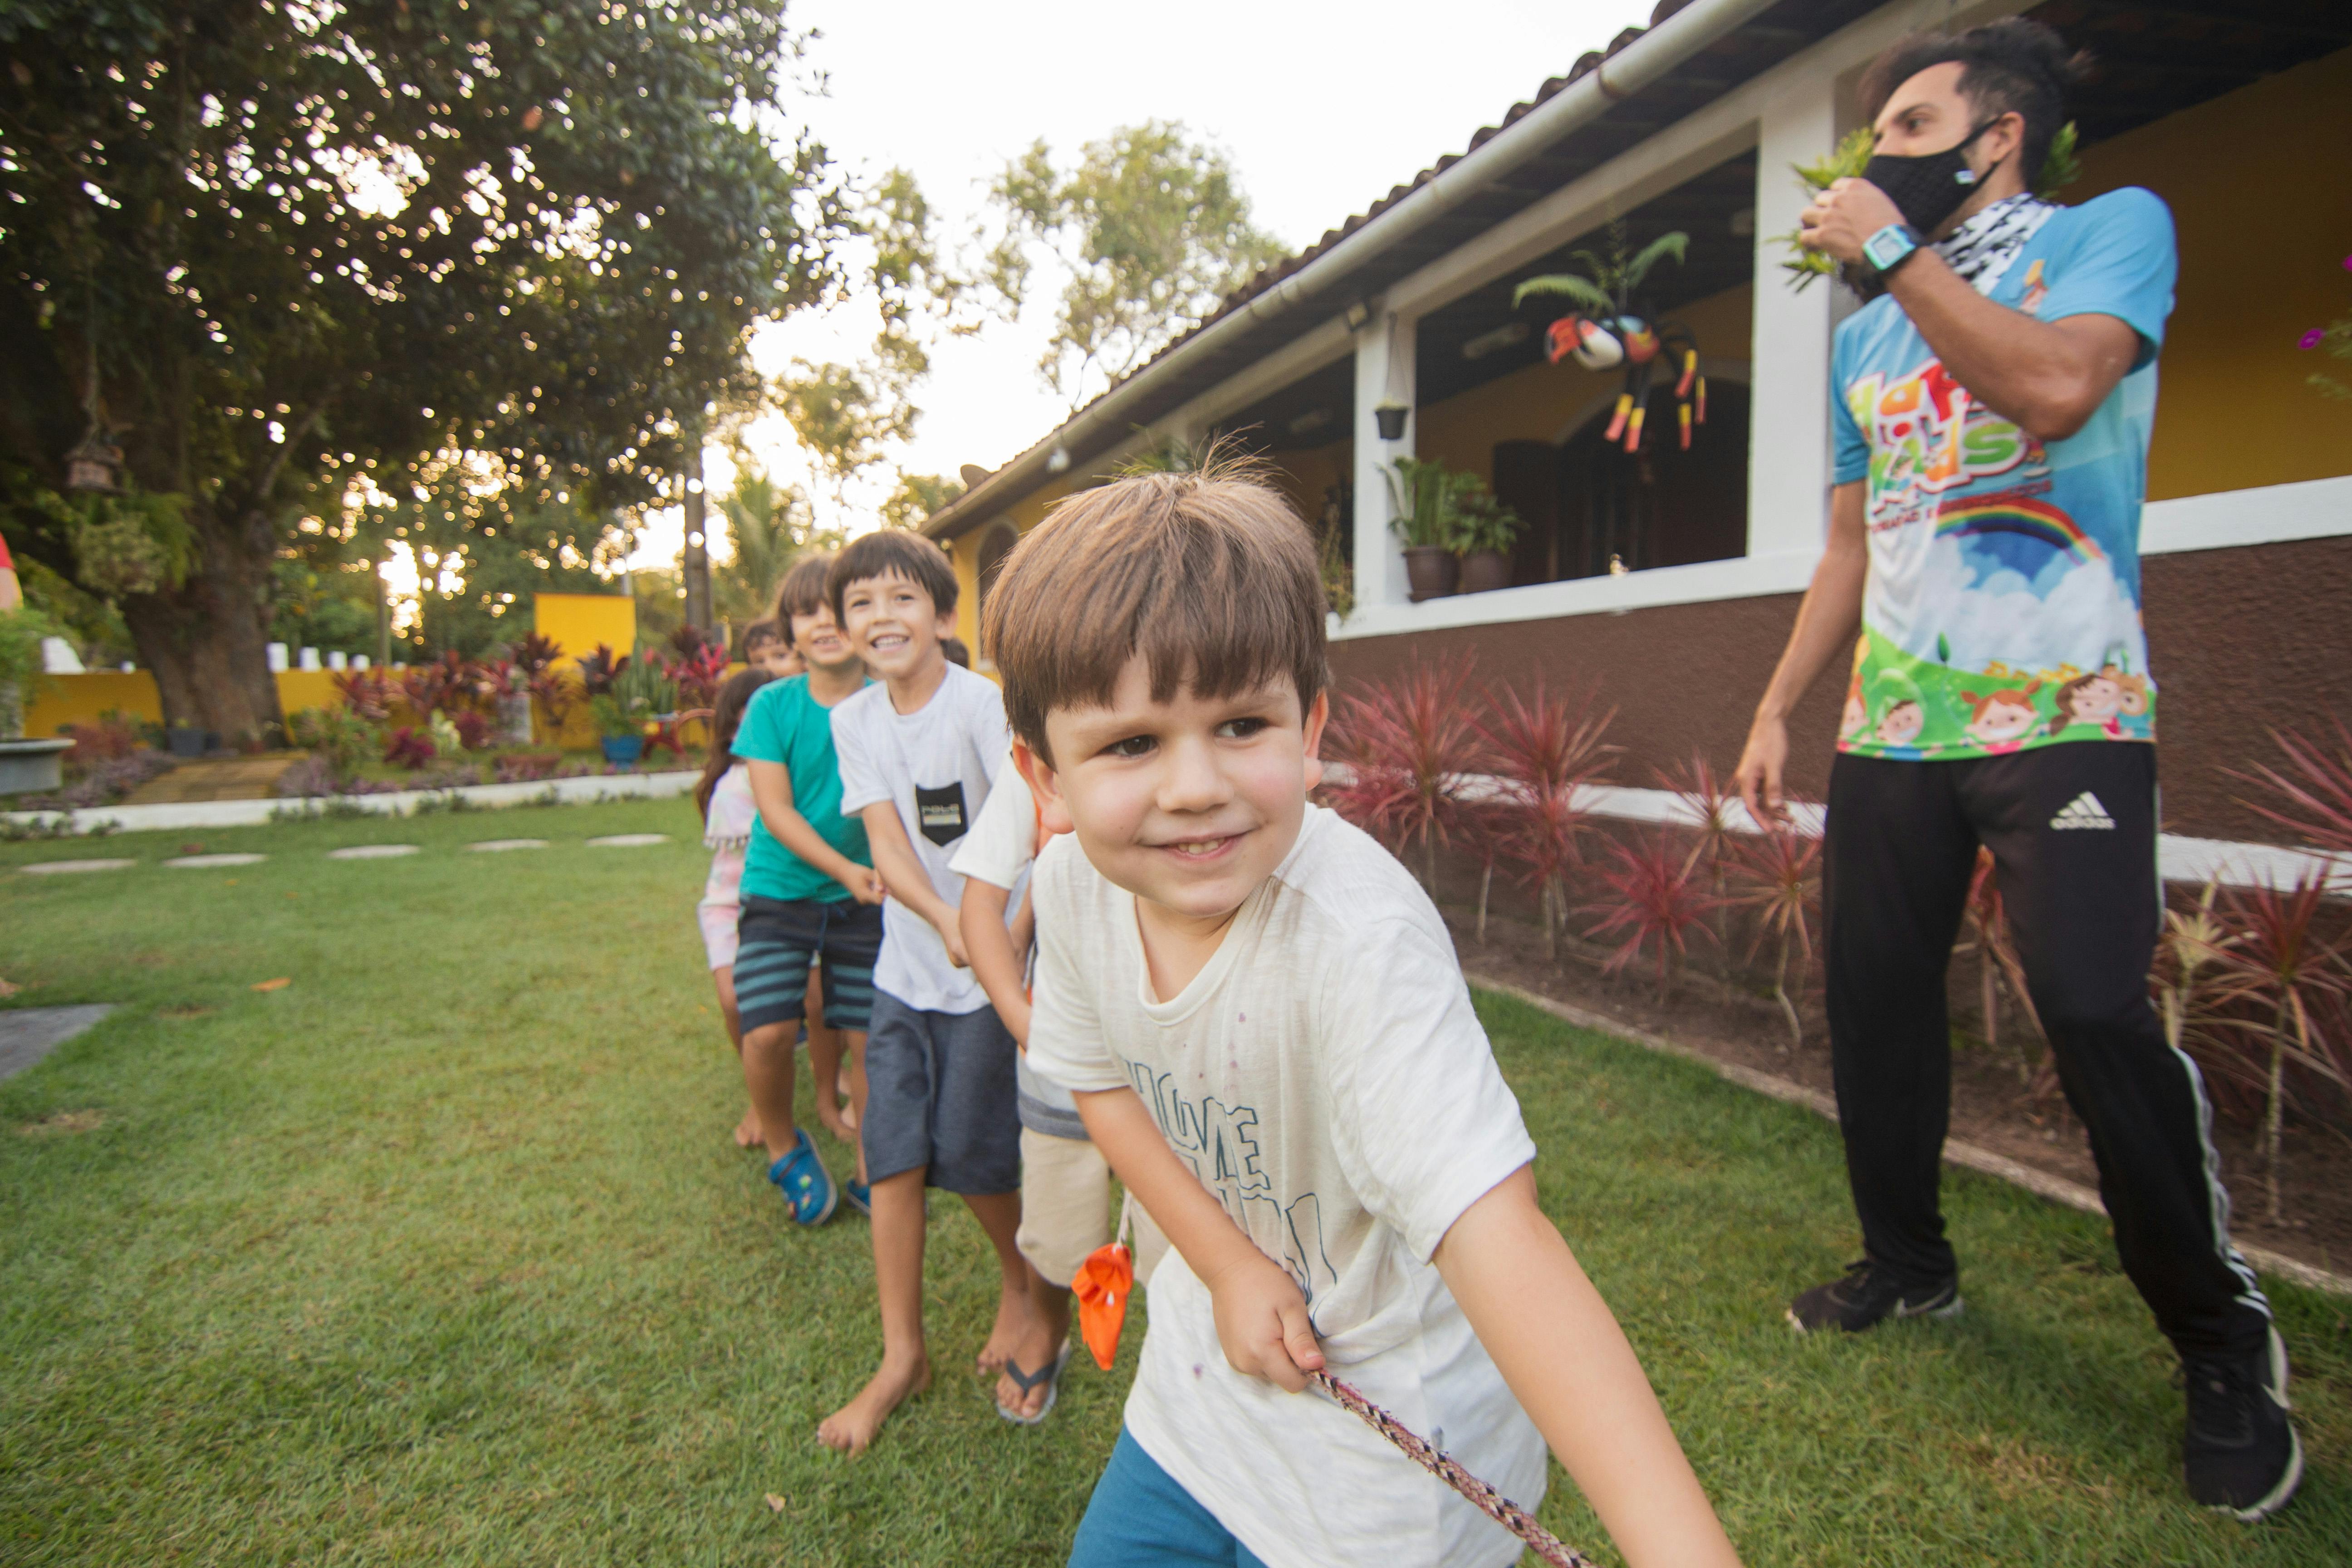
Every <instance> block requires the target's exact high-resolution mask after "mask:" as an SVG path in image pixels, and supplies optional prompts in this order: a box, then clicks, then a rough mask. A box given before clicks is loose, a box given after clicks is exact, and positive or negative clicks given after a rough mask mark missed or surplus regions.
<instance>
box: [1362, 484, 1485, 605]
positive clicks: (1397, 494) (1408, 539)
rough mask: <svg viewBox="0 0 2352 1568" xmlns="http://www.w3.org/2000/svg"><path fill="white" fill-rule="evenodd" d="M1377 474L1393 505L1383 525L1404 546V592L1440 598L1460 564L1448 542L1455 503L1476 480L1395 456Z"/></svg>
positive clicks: (1455, 578)
mask: <svg viewBox="0 0 2352 1568" xmlns="http://www.w3.org/2000/svg"><path fill="white" fill-rule="evenodd" d="M1381 477H1382V478H1384V479H1387V480H1388V485H1389V500H1391V502H1392V503H1393V504H1394V507H1395V510H1396V515H1395V516H1394V517H1393V518H1391V520H1390V521H1389V527H1391V529H1393V530H1395V531H1396V536H1397V539H1398V541H1399V542H1402V544H1403V546H1404V575H1405V584H1406V590H1407V596H1408V597H1410V598H1411V599H1412V602H1413V603H1414V604H1416V605H1417V604H1419V603H1421V601H1422V600H1423V599H1442V598H1444V597H1445V595H1448V594H1451V593H1453V592H1454V587H1455V585H1456V583H1457V581H1458V579H1459V575H1460V573H1461V568H1462V561H1461V557H1459V556H1458V555H1456V554H1455V553H1454V524H1455V517H1456V513H1457V508H1458V507H1459V505H1460V502H1461V500H1462V498H1463V497H1464V495H1465V494H1466V493H1467V485H1472V484H1475V483H1477V480H1476V479H1475V477H1474V476H1472V475H1469V474H1464V473H1458V472H1456V471H1455V470H1454V469H1452V468H1447V467H1446V466H1445V465H1444V463H1441V462H1437V461H1435V460H1434V459H1433V460H1431V461H1428V462H1423V461H1422V460H1421V459H1420V458H1397V459H1396V461H1394V462H1393V463H1391V464H1390V465H1389V466H1388V467H1387V468H1383V469H1381ZM1465 481H1467V484H1465Z"/></svg>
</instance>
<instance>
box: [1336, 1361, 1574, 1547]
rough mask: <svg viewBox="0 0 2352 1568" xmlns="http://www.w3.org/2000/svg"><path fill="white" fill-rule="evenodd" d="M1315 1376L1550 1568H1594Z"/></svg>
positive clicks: (1408, 1433) (1359, 1401) (1409, 1433)
mask: <svg viewBox="0 0 2352 1568" xmlns="http://www.w3.org/2000/svg"><path fill="white" fill-rule="evenodd" d="M1313 1375H1314V1378H1315V1383H1316V1385H1317V1386H1318V1387H1319V1388H1321V1389H1322V1390H1323V1392H1324V1393H1326V1394H1329V1395H1330V1396H1331V1397H1332V1398H1333V1399H1334V1400H1336V1401H1338V1402H1339V1407H1340V1408H1341V1409H1343V1410H1352V1411H1354V1412H1355V1413H1356V1415H1358V1416H1360V1418H1361V1419H1362V1420H1363V1423H1364V1425H1365V1426H1370V1428H1371V1429H1372V1430H1373V1431H1375V1432H1378V1433H1379V1434H1380V1435H1381V1436H1383V1437H1386V1438H1387V1439H1388V1440H1389V1441H1390V1442H1391V1443H1394V1444H1395V1445H1396V1446H1397V1447H1399V1448H1401V1449H1402V1450H1403V1451H1404V1454H1405V1457H1406V1458H1409V1459H1411V1460H1412V1462H1413V1463H1415V1464H1417V1465H1419V1466H1420V1467H1421V1468H1423V1469H1424V1470H1427V1471H1428V1472H1429V1473H1430V1474H1431V1475H1433V1476H1435V1477H1436V1478H1437V1479H1439V1480H1441V1481H1444V1483H1445V1484H1446V1485H1447V1486H1449V1487H1452V1488H1453V1489H1454V1490H1455V1491H1457V1492H1460V1493H1461V1494H1462V1495H1463V1496H1464V1497H1465V1498H1467V1499H1469V1500H1470V1502H1471V1505H1472V1506H1473V1507H1475V1508H1476V1509H1477V1510H1478V1511H1479V1512H1480V1513H1483V1514H1485V1515H1486V1517H1487V1518H1488V1519H1491V1520H1493V1521H1495V1522H1496V1524H1499V1525H1501V1526H1502V1527H1503V1528H1504V1529H1505V1530H1507V1531H1510V1532H1511V1533H1512V1534H1513V1535H1516V1536H1517V1537H1518V1538H1519V1539H1520V1540H1521V1541H1524V1542H1527V1543H1528V1545H1529V1546H1530V1547H1532V1548H1534V1549H1535V1554H1536V1555H1537V1556H1538V1557H1540V1558H1542V1559H1543V1560H1544V1561H1545V1562H1546V1563H1550V1564H1551V1565H1552V1568H1592V1560H1591V1558H1589V1557H1586V1556H1584V1555H1583V1554H1582V1553H1581V1552H1577V1551H1576V1550H1575V1549H1574V1548H1573V1547H1570V1546H1569V1545H1568V1544H1567V1543H1566V1542H1562V1541H1561V1540H1560V1538H1559V1536H1557V1535H1554V1534H1553V1533H1552V1532H1551V1531H1549V1530H1546V1529H1545V1528H1544V1527H1543V1526H1542V1525H1540V1524H1538V1523H1537V1522H1536V1520H1535V1515H1533V1514H1531V1513H1529V1512H1528V1510H1525V1509H1523V1508H1521V1507H1520V1506H1519V1505H1518V1504H1517V1503H1515V1502H1513V1501H1512V1500H1510V1499H1508V1498H1507V1497H1505V1496H1504V1495H1503V1494H1502V1493H1500V1492H1498V1491H1496V1489H1494V1488H1493V1487H1490V1486H1488V1485H1487V1484H1486V1482H1484V1481H1482V1480H1480V1479H1478V1478H1477V1477H1475V1476H1474V1475H1472V1474H1471V1473H1470V1472H1469V1471H1467V1470H1465V1469H1464V1468H1462V1467H1461V1466H1460V1465H1458V1464H1456V1463H1455V1462H1454V1460H1452V1459H1450V1458H1446V1457H1445V1456H1444V1454H1441V1453H1439V1452H1438V1451H1437V1450H1436V1449H1434V1448H1433V1447H1430V1446H1429V1444H1428V1443H1427V1442H1426V1441H1424V1440H1423V1438H1422V1437H1420V1436H1417V1435H1416V1434H1415V1433H1414V1432H1413V1430H1412V1428H1411V1427H1409V1426H1406V1425H1405V1424H1404V1423H1403V1422H1402V1421H1399V1420H1398V1419H1397V1418H1396V1417H1395V1416H1393V1415H1390V1414H1389V1413H1388V1412H1387V1411H1385V1410H1383V1409H1381V1407H1380V1406H1379V1405H1375V1404H1373V1403H1372V1402H1371V1401H1370V1400H1369V1399H1367V1398H1365V1397H1364V1396H1363V1395H1362V1394H1359V1393H1357V1392H1356V1391H1355V1390H1354V1389H1352V1388H1350V1387H1349V1386H1348V1385H1347V1384H1344V1383H1341V1382H1340V1381H1339V1379H1338V1378H1336V1377H1333V1376H1332V1375H1331V1374H1330V1373H1328V1372H1318V1373H1314V1374H1313Z"/></svg>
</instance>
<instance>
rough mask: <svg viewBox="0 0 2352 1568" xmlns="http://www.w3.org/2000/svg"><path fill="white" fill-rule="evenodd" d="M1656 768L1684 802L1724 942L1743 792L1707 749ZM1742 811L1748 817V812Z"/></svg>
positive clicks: (1694, 860) (1695, 861) (1694, 852)
mask: <svg viewBox="0 0 2352 1568" xmlns="http://www.w3.org/2000/svg"><path fill="white" fill-rule="evenodd" d="M1653 771H1654V773H1656V774H1657V779H1658V783H1659V784H1661V785H1663V786H1664V788H1665V789H1666V790H1667V791H1668V792H1669V793H1670V794H1672V795H1674V797H1675V800H1676V801H1677V802H1679V803H1680V804H1681V805H1682V808H1683V813H1684V816H1685V824H1684V826H1685V827H1686V829H1687V831H1688V832H1689V834H1690V836H1691V847H1690V860H1691V864H1692V865H1693V866H1695V867H1701V868H1705V869H1706V890H1707V896H1708V897H1709V898H1710V899H1712V900H1715V910H1716V912H1715V914H1714V917H1713V918H1714V920H1715V921H1716V925H1715V936H1716V941H1717V942H1724V941H1725V940H1726V933H1725V931H1724V929H1723V926H1722V923H1721V921H1722V919H1723V915H1722V911H1723V910H1726V909H1727V908H1729V907H1730V906H1731V900H1728V899H1727V898H1726V897H1725V890H1724V870H1725V868H1726V866H1727V864H1728V863H1729V861H1730V858H1731V853H1732V846H1733V844H1734V842H1735V841H1736V840H1737V839H1738V837H1740V834H1739V831H1738V828H1736V827H1734V826H1732V822H1733V818H1732V808H1733V805H1734V804H1735V803H1736V802H1737V801H1738V799H1739V796H1738V793H1737V792H1735V791H1733V790H1731V789H1729V788H1728V787H1727V785H1728V784H1729V783H1730V781H1729V780H1727V779H1718V778H1717V776H1716V773H1715V764H1714V763H1710V762H1708V761H1707V760H1706V752H1701V751H1697V750H1696V749H1694V750H1693V751H1692V752H1691V754H1690V760H1689V761H1688V762H1686V763H1675V765H1674V767H1672V768H1671V769H1668V768H1658V769H1654V770H1653ZM1740 815H1741V816H1743V817H1744V816H1746V813H1745V812H1742V813H1741V814H1740Z"/></svg>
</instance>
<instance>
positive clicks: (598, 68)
mask: <svg viewBox="0 0 2352 1568" xmlns="http://www.w3.org/2000/svg"><path fill="white" fill-rule="evenodd" d="M798 48H799V39H798V37H797V36H796V35H794V34H793V33H792V32H791V31H790V30H789V29H788V28H787V27H786V26H785V24H784V20H783V0H716V3H714V4H708V5H698V6H694V7H690V8H689V7H687V6H684V5H678V4H676V3H675V0H389V3H369V4H355V5H351V6H349V7H347V8H341V9H338V8H336V7H334V6H332V5H287V4H283V3H282V0H216V3H215V4H213V5H205V6H173V7H150V6H144V5H130V4H126V3H125V0H18V3H16V4H14V5H8V6H5V7H0V53H5V56H6V57H7V69H6V70H5V73H0V195H5V198H6V199H5V202H0V353H5V357H6V360H7V363H9V365H10V374H9V375H8V376H7V377H5V378H0V379H4V380H5V386H0V515H5V518H6V520H7V522H8V532H9V537H10V539H11V541H12V542H17V541H19V540H21V545H20V546H19V548H20V549H21V550H22V552H23V553H25V554H26V556H28V557H29V558H31V559H33V560H36V561H38V562H40V563H43V564H44V565H46V566H47V567H49V568H51V569H52V570H53V571H55V572H56V573H57V574H58V575H59V576H61V577H64V578H67V579H68V580H70V581H72V582H75V583H77V584H80V585H82V586H83V587H85V588H89V589H91V590H93V591H97V592H102V593H104V594H106V595H107V596H109V597H110V598H111V599H113V600H114V602H115V603H116V604H117V605H119V607H120V609H121V615H122V617H123V620H124V622H125V624H126V625H127V626H128V628H129V630H130V633H131V637H132V638H133V640H134V641H135V642H136V644H137V646H138V648H139V653H140V657H141V660H142V663H143V664H145V665H146V666H147V667H149V668H152V670H153V671H154V672H155V676H156V680H157V683H158V685H159V686H160V687H161V689H162V694H163V707H164V711H165V714H166V715H167V717H168V718H169V719H171V720H172V721H173V722H180V723H196V724H201V725H203V726H205V727H207V728H210V729H214V730H216V731H223V732H226V733H244V732H251V731H257V730H263V729H267V728H268V727H269V726H270V725H271V724H272V723H274V722H275V721H276V720H277V719H278V704H277V695H276V689H275V686H274V684H273V683H272V682H271V680H270V679H269V676H268V668H267V665H266V662H265V660H264V658H263V653H262V645H263V642H264V640H265V628H266V626H268V598H269V594H270V583H269V579H270V573H271V569H272V562H273V560H274V559H275V558H276V556H277V555H278V552H279V550H280V549H281V548H282V547H284V546H285V545H286V544H287V543H288V542H289V536H290V534H291V533H292V531H293V529H294V525H295V522H296V520H297V519H299V517H300V516H301V515H302V514H303V513H304V512H305V511H306V510H307V511H309V512H310V513H311V514H313V515H317V516H320V517H339V516H342V515H344V514H345V513H346V512H348V511H350V510H352V509H350V508H349V507H347V506H346V505H345V504H344V501H345V498H346V497H348V496H349V495H350V493H351V492H352V491H353V490H354V489H359V488H361V487H362V485H363V484H364V483H373V484H375V485H379V486H381V487H382V488H383V489H384V490H385V491H386V492H388V493H394V494H397V493H399V492H400V490H401V489H402V487H403V486H404V485H405V484H407V483H409V482H410V481H411V480H413V479H417V478H419V477H420V476H421V475H422V473H423V470H424V469H425V468H426V467H427V466H429V465H430V464H432V463H433V462H435V461H437V460H439V459H438V458H436V454H444V453H448V452H452V451H455V452H461V453H467V454H472V455H474V456H476V457H478V458H482V459H483V460H484V461H485V462H486V463H488V465H489V468H488V469H487V470H486V473H487V476H488V478H489V479H495V481H496V483H497V484H498V485H499V487H500V488H501V489H504V490H508V491H511V492H514V493H515V494H516V495H517V496H519V497H520V498H521V499H522V500H525V501H527V502H530V503H531V504H541V503H549V504H567V503H564V502H558V500H557V498H558V497H559V496H566V497H570V498H574V499H575V500H576V502H577V504H578V505H579V506H580V507H581V508H583V509H585V510H587V511H589V512H590V513H592V514H594V515H604V514H607V513H609V512H610V511H611V510H613V509H614V508H617V507H622V506H627V505H632V504H635V503H637V502H640V501H643V500H647V499H650V498H651V497H652V496H653V495H654V494H655V493H656V489H658V487H659V485H660V484H661V482H662V480H663V479H664V477H665V476H666V475H667V474H669V473H672V472H675V471H677V468H678V467H679V464H680V457H681V451H682V441H683V440H685V439H698V438H699V420H700V416H701V411H702V410H703V408H704V407H705V406H706V405H708V404H709V403H710V402H712V401H713V400H717V399H723V398H726V397H728V396H730V395H743V394H745V393H746V392H747V390H748V389H749V388H750V387H751V383H752V380H753V378H752V376H751V373H750V371H749V370H748V368H747V367H746V366H745V363H744V360H743V353H742V348H743V341H744V335H745V333H746V331H748V330H749V328H750V327H751V324H752V323H754V322H756V321H761V320H763V319H772V318H774V317H776V316H779V315H781V314H782V313H783V312H785V311H787V310H792V309H793V308H796V307H798V306H801V305H803V304H806V303H809V302H811V301H813V300H815V299H817V298H818V297H819V296H820V295H822V294H823V293H824V291H825V290H826V289H828V288H830V287H831V286H832V284H833V282H834V279H835V269H834V266H833V262H832V259H831V254H830V247H831V246H832V245H833V244H834V243H835V240H836V239H837V238H838V237H839V236H840V233H841V218H842V212H841V205H840V195H839V193H838V191H837V190H835V188H834V187H833V186H831V185H830V184H827V183H826V182H825V180H824V164H825V154H824V149H823V148H821V147H820V146H818V145H817V144H815V143H814V142H812V141H810V140H809V139H808V138H807V137H806V136H805V135H801V136H798V137H797V138H794V137H792V136H788V135H785V134H783V133H782V132H780V131H779V130H778V129H777V126H778V122H779V121H781V119H782V111H781V106H780V100H779V94H780V93H781V92H782V90H783V89H784V84H785V83H786V81H787V80H788V79H789V71H788V69H787V67H788V66H789V64H790V62H791V60H792V59H793V58H794V57H795V55H796V53H797V50H798ZM93 430H95V431H97V432H101V433H110V438H111V439H113V440H114V441H116V442H118V443H119V444H120V446H121V450H122V453H123V458H124V463H125V468H126V479H125V484H124V488H123V489H122V491H121V493H120V494H118V495H113V496H105V495H96V496H93V495H88V494H79V495H73V494H68V493H67V491H66V488H65V484H64V479H65V475H64V471H63V463H62V457H63V454H64V453H65V452H66V451H67V450H68V448H69V447H73V446H74V445H75V444H76V443H77V442H78V441H79V440H80V439H81V438H82V437H84V436H85V435H87V434H89V433H92V432H93ZM428 488H429V487H428ZM351 543H352V544H354V545H356V546H358V547H359V549H360V552H362V553H365V552H366V551H367V550H368V549H369V548H370V547H372V546H373V544H374V543H375V542H374V541H370V540H364V539H358V538H354V539H353V540H352V541H351ZM101 579H106V580H105V581H101Z"/></svg>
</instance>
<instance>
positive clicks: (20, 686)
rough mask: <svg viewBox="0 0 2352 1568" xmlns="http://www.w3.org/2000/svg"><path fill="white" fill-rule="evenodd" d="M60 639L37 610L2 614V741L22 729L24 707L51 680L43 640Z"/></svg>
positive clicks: (0, 708) (10, 611)
mask: <svg viewBox="0 0 2352 1568" xmlns="http://www.w3.org/2000/svg"><path fill="white" fill-rule="evenodd" d="M57 635H58V628H57V626H55V625H54V624H52V623H51V621H50V620H49V618H48V617H47V616H45V615H43V614H41V613H40V612H39V611H38V610H0V737H10V738H13V737H14V736H15V735H16V733H17V732H18V731H19V730H20V729H21V728H22V726H23V724H24V706H25V705H26V704H28V703H30V702H31V701H32V700H33V696H34V694H35V693H36V692H37V691H38V690H39V689H40V688H41V687H42V686H43V685H44V684H46V683H47V679H48V673H47V669H48V667H47V661H46V660H45V659H44V658H43V657H42V652H41V640H42V639H43V638H44V637H56V636H57Z"/></svg>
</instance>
